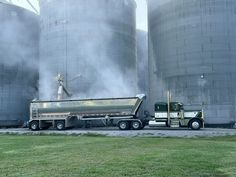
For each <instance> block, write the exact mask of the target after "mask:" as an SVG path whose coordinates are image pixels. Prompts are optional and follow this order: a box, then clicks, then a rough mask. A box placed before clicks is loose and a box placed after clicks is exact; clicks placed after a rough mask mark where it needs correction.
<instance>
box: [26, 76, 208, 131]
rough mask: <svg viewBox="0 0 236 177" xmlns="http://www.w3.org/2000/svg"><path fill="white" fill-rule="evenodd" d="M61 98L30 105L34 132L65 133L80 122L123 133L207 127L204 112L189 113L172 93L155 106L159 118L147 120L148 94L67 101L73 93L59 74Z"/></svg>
mask: <svg viewBox="0 0 236 177" xmlns="http://www.w3.org/2000/svg"><path fill="white" fill-rule="evenodd" d="M56 79H57V81H58V93H57V94H58V96H57V100H55V101H32V102H31V104H30V120H29V128H30V129H31V130H34V131H35V130H40V129H47V128H49V127H53V128H56V129H57V130H64V129H67V128H70V127H74V126H75V125H76V124H77V122H78V121H80V122H81V121H84V122H85V123H86V122H88V121H94V120H100V121H103V122H104V124H105V125H113V126H118V127H119V129H120V130H130V129H132V130H140V129H143V128H144V127H145V125H147V124H149V126H166V127H175V128H176V127H189V128H191V129H193V130H199V129H200V128H201V127H203V126H204V114H203V110H193V111H185V110H184V108H183V104H182V103H179V102H171V95H170V92H168V94H167V98H168V99H167V103H163V102H157V103H156V104H155V105H154V109H155V115H154V116H150V115H148V116H146V117H145V118H143V117H142V116H140V115H139V114H138V111H139V108H140V107H141V105H142V103H143V101H144V98H145V97H146V96H145V95H144V94H140V95H137V96H136V97H125V98H100V99H77V100H69V99H64V100H63V93H64V92H65V93H66V95H67V97H70V96H71V95H72V94H70V93H69V91H68V90H67V88H66V87H65V86H64V80H63V77H62V76H61V75H60V74H58V76H57V78H56Z"/></svg>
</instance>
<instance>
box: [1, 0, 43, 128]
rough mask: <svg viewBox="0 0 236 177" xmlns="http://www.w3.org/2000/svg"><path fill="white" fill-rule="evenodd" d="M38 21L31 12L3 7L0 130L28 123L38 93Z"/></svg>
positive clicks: (12, 6) (3, 5)
mask: <svg viewBox="0 0 236 177" xmlns="http://www.w3.org/2000/svg"><path fill="white" fill-rule="evenodd" d="M38 20H39V18H38V16H37V15H35V14H34V13H32V12H29V11H27V10H25V9H23V8H20V7H17V6H14V5H9V4H4V3H0V27H1V28H0V78H1V79H0V127H2V126H21V125H23V123H24V122H26V121H27V120H28V119H29V115H28V112H29V111H28V110H29V103H30V101H31V100H32V99H33V98H35V97H36V92H37V88H36V87H37V83H36V82H37V59H38V40H39V39H38V38H39V37H38V34H39V25H38V22H39V21H38Z"/></svg>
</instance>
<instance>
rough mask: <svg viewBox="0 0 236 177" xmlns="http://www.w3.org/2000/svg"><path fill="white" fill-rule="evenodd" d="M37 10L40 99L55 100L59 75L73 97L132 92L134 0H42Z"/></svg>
mask: <svg viewBox="0 0 236 177" xmlns="http://www.w3.org/2000/svg"><path fill="white" fill-rule="evenodd" d="M40 8H41V39H40V98H41V99H54V98H55V93H56V90H55V88H56V85H55V84H53V83H56V82H55V81H53V77H55V76H56V75H57V74H58V73H60V74H62V75H63V76H64V79H65V83H66V86H67V87H68V88H69V90H70V91H71V92H72V93H73V94H74V96H75V97H80V98H81V97H104V96H125V95H134V94H135V91H136V90H135V89H136V36H135V34H136V23H135V10H136V4H135V2H134V1H133V0H119V1H117V0H109V1H108V0H86V1H85V0H76V1H74V0H44V1H40ZM79 75H80V77H78V76H79ZM52 88H54V89H52Z"/></svg>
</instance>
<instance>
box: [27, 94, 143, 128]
mask: <svg viewBox="0 0 236 177" xmlns="http://www.w3.org/2000/svg"><path fill="white" fill-rule="evenodd" d="M142 101H143V99H142V98H139V97H128V98H105V99H83V100H60V101H33V102H32V103H31V105H30V121H29V127H30V129H31V130H39V129H45V128H49V127H50V126H53V127H54V128H56V129H58V130H64V129H66V128H68V127H73V126H74V125H75V124H76V123H75V122H76V121H78V120H80V121H91V120H104V121H105V122H112V124H114V122H115V125H116V126H118V127H119V128H120V129H121V130H128V129H134V130H138V129H141V128H143V127H144V125H145V123H144V122H143V121H142V120H140V119H138V118H137V112H138V110H139V108H140V106H141V104H142Z"/></svg>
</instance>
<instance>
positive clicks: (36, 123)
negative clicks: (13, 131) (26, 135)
mask: <svg viewBox="0 0 236 177" xmlns="http://www.w3.org/2000/svg"><path fill="white" fill-rule="evenodd" d="M30 129H31V130H33V131H36V130H39V121H36V120H35V121H32V122H30Z"/></svg>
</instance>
